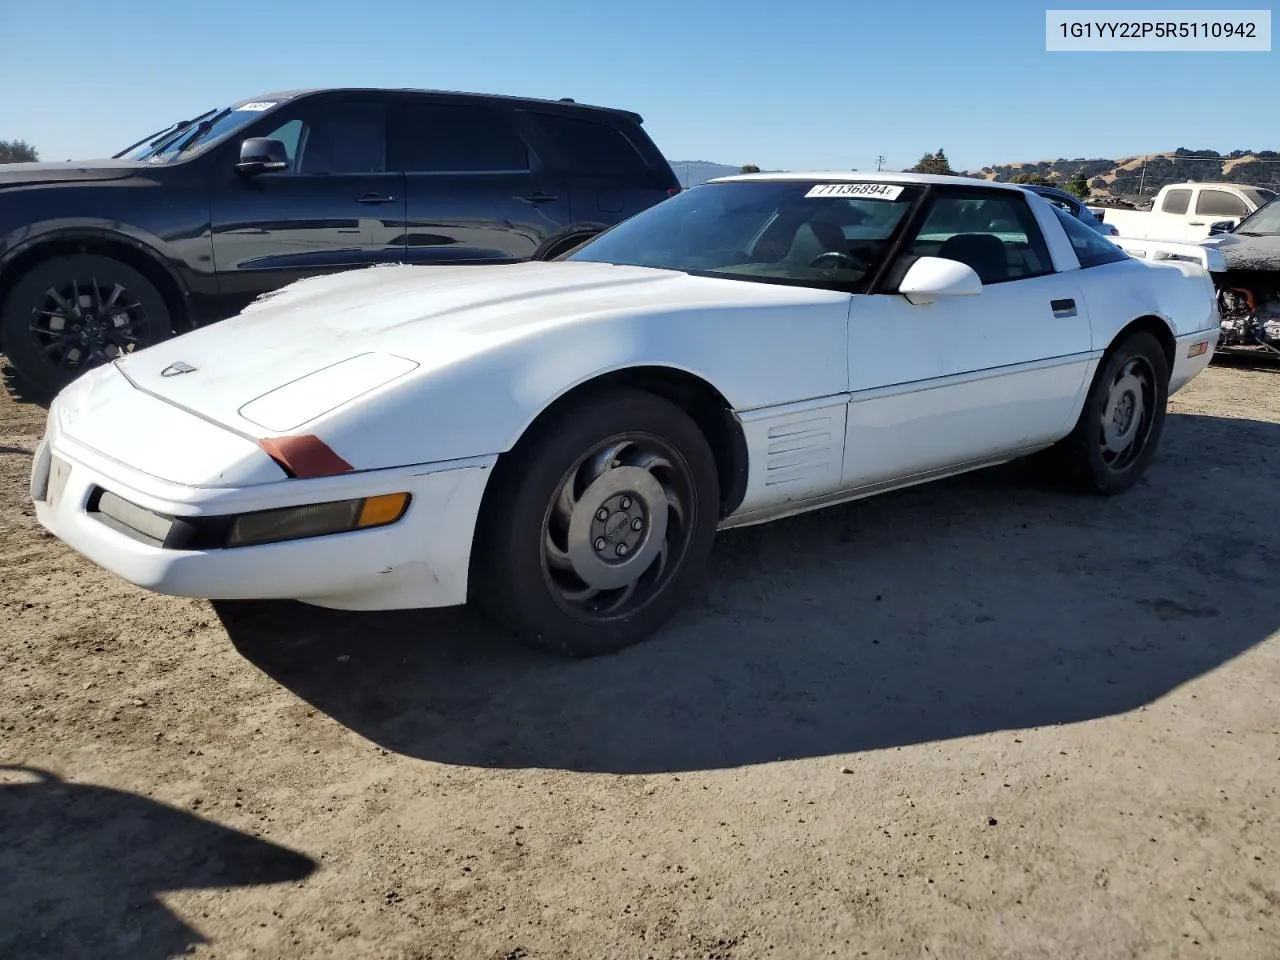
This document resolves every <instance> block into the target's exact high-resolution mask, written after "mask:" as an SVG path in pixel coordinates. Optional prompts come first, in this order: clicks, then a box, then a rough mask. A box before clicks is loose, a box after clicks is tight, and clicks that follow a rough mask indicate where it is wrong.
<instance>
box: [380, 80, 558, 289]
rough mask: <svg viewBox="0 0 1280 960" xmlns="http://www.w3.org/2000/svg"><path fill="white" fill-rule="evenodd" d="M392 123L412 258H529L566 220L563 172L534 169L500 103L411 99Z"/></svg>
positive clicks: (424, 260)
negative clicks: (399, 118)
mask: <svg viewBox="0 0 1280 960" xmlns="http://www.w3.org/2000/svg"><path fill="white" fill-rule="evenodd" d="M403 109H404V120H403V122H401V123H397V124H396V136H395V137H394V138H393V141H392V145H393V158H395V162H396V165H397V166H398V167H401V168H403V169H404V170H405V195H406V207H405V218H406V230H405V238H404V239H405V254H404V255H405V258H406V259H407V260H408V261H409V262H411V263H460V262H474V261H491V260H528V259H530V258H532V257H533V256H534V255H535V254H537V253H539V251H541V250H542V249H543V247H544V246H545V245H546V244H547V243H549V242H550V241H551V240H552V239H553V238H554V237H556V236H558V235H560V234H561V233H562V232H563V231H564V230H565V229H566V228H567V227H568V225H569V222H570V221H569V189H568V184H567V182H565V180H564V179H563V178H558V177H553V176H548V175H545V174H543V173H542V172H540V171H539V170H536V169H534V167H535V166H536V163H535V162H534V158H533V157H532V156H531V153H530V151H529V148H528V145H527V144H526V142H525V140H524V139H523V137H522V136H521V134H520V133H519V131H518V130H517V129H516V127H515V126H514V125H513V124H512V123H511V121H510V118H509V116H508V115H507V114H506V113H505V112H504V111H501V110H498V109H495V108H491V107H484V106H474V105H469V104H454V103H447V102H435V101H432V100H425V99H424V100H418V101H413V102H409V103H407V104H405V106H404V108H403Z"/></svg>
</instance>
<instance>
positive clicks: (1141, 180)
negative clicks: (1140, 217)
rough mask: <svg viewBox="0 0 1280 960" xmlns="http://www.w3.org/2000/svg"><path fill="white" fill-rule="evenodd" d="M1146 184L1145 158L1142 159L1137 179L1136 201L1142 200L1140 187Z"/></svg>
mask: <svg viewBox="0 0 1280 960" xmlns="http://www.w3.org/2000/svg"><path fill="white" fill-rule="evenodd" d="M1146 182H1147V158H1146V157H1143V158H1142V173H1141V175H1140V176H1139V177H1138V199H1139V200H1141V199H1142V187H1143V185H1144V184H1145V183H1146Z"/></svg>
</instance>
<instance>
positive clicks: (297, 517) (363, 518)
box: [227, 493, 409, 547]
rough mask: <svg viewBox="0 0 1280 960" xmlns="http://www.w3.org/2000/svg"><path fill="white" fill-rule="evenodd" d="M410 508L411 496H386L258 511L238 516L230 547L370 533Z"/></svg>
mask: <svg viewBox="0 0 1280 960" xmlns="http://www.w3.org/2000/svg"><path fill="white" fill-rule="evenodd" d="M408 506H409V494H407V493H387V494H383V495H382V496H378V497H364V498H361V499H359V500H335V501H332V502H330V503H311V504H307V505H306V506H302V507H284V508H281V509H279V510H259V511H258V512H256V513H242V514H239V515H238V516H237V517H236V518H235V520H234V521H233V522H232V524H231V532H230V533H228V534H227V546H228V547H244V546H248V545H250V544H255V543H278V542H280V541H281V540H301V539H303V538H305V537H322V536H325V535H326V534H331V533H345V532H347V531H350V530H367V529H369V528H370V527H383V526H386V525H387V524H389V523H395V522H396V521H397V520H399V519H400V518H401V517H402V516H404V512H405V510H406V509H407V508H408Z"/></svg>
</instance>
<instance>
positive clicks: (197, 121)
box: [117, 100, 276, 163]
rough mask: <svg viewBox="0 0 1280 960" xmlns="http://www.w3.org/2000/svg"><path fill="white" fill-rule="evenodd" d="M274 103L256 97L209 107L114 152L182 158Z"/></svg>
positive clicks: (165, 160)
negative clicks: (208, 109) (197, 114)
mask: <svg viewBox="0 0 1280 960" xmlns="http://www.w3.org/2000/svg"><path fill="white" fill-rule="evenodd" d="M275 105H276V101H274V100H270V101H268V100H258V101H254V102H251V103H242V104H239V105H238V106H236V107H224V108H222V109H220V110H210V111H208V112H207V113H202V114H200V115H199V116H198V117H195V118H194V119H192V120H183V121H181V122H179V123H175V124H173V125H172V126H170V127H168V128H167V129H165V130H162V131H161V132H160V133H158V134H154V135H152V136H150V137H148V138H146V139H145V140H143V141H142V142H141V143H138V144H135V145H134V146H132V147H130V148H128V149H126V150H125V151H124V152H123V153H120V154H117V156H118V157H121V158H123V159H125V160H144V161H146V162H147V163H169V162H171V161H173V160H177V159H180V158H181V159H185V158H187V157H189V156H192V155H194V154H196V153H199V152H200V151H201V150H203V149H205V148H206V147H209V146H212V145H213V144H215V143H217V142H218V141H219V140H221V139H222V138H224V137H226V136H229V135H230V134H232V133H234V132H235V131H236V130H238V129H239V128H240V127H243V126H244V125H245V124H246V123H248V122H249V121H251V120H253V119H255V118H257V117H259V116H261V115H262V112H263V111H264V110H269V109H271V108H272V107H274V106H275Z"/></svg>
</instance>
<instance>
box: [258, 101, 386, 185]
mask: <svg viewBox="0 0 1280 960" xmlns="http://www.w3.org/2000/svg"><path fill="white" fill-rule="evenodd" d="M264 136H266V137H268V138H270V139H272V140H279V141H280V142H281V143H283V144H284V147H285V151H286V152H287V153H288V154H289V161H290V162H291V163H292V165H293V166H292V172H293V173H295V174H299V175H302V176H307V175H325V174H335V173H336V174H353V173H385V172H386V170H387V111H386V107H385V106H384V105H383V104H380V103H318V104H308V105H307V107H306V108H305V109H304V110H303V111H301V115H300V116H296V117H294V118H292V119H290V120H287V121H285V122H284V123H283V124H281V125H280V126H279V127H277V128H276V129H274V130H272V131H271V132H270V133H267V134H264Z"/></svg>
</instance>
